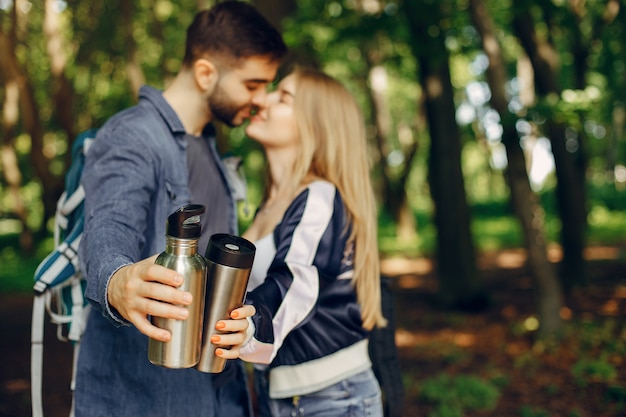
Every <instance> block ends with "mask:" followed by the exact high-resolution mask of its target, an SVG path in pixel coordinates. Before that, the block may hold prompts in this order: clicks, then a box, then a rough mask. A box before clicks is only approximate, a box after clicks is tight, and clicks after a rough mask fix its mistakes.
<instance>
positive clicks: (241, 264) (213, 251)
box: [205, 233, 256, 269]
mask: <svg viewBox="0 0 626 417" xmlns="http://www.w3.org/2000/svg"><path fill="white" fill-rule="evenodd" d="M255 252H256V247H255V246H254V244H253V243H252V242H250V241H248V240H246V239H244V238H242V237H239V236H235V235H231V234H228V233H216V234H214V235H212V236H211V238H210V239H209V244H208V245H207V248H206V254H205V258H207V260H209V261H211V262H213V263H215V264H219V265H225V266H230V267H232V268H239V269H249V268H252V262H253V261H254V254H255Z"/></svg>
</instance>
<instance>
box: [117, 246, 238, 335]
mask: <svg viewBox="0 0 626 417" xmlns="http://www.w3.org/2000/svg"><path fill="white" fill-rule="evenodd" d="M157 256H158V255H154V256H152V257H150V258H147V259H144V260H143V261H139V262H137V263H134V264H132V265H127V266H124V267H122V268H120V269H119V270H118V271H117V272H116V273H115V274H113V276H112V277H111V280H110V281H109V286H108V288H107V297H108V301H109V305H111V306H112V307H114V308H115V309H116V310H117V311H118V312H119V313H120V314H121V315H122V317H124V318H125V319H126V320H128V321H129V322H131V323H132V324H133V325H134V326H135V327H136V328H137V330H139V331H140V332H141V333H143V334H145V335H146V336H148V337H150V338H152V339H155V340H160V341H162V342H167V341H169V340H170V338H171V334H170V332H168V331H167V330H164V329H160V328H158V327H156V326H154V325H152V323H150V321H149V320H148V317H147V316H148V315H150V316H157V317H163V318H169V319H178V320H184V319H186V318H187V316H188V315H189V311H188V310H187V309H186V308H184V307H180V306H181V305H182V306H186V305H189V304H191V300H192V296H191V293H189V292H187V291H181V290H178V289H177V287H179V286H180V285H181V284H182V283H183V277H182V275H180V274H179V273H177V272H176V271H173V270H171V269H168V268H165V267H164V266H161V265H156V264H155V263H154V261H155V260H156V258H157ZM175 304H176V305H175ZM227 321H229V322H230V321H234V320H227ZM244 321H245V320H244ZM246 327H247V322H246Z"/></svg>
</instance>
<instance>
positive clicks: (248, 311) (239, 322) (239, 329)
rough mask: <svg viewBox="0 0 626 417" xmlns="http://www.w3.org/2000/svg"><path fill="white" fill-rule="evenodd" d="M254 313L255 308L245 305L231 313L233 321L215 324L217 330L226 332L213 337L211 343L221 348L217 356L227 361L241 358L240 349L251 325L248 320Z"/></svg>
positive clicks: (218, 349)
mask: <svg viewBox="0 0 626 417" xmlns="http://www.w3.org/2000/svg"><path fill="white" fill-rule="evenodd" d="M254 313H256V309H255V308H254V306H251V305H244V306H243V307H240V308H237V309H235V310H233V311H232V312H231V313H230V317H231V320H219V321H218V322H217V323H216V324H215V329H216V330H219V331H220V332H224V333H220V334H214V335H212V336H211V343H213V344H214V345H218V346H220V347H219V348H217V349H216V350H215V355H216V356H219V357H220V358H225V359H236V358H238V357H239V349H241V345H242V344H243V342H244V341H245V340H246V330H248V325H249V324H248V320H247V319H248V317H252V316H254ZM228 332H232V333H228ZM229 346H230V347H229Z"/></svg>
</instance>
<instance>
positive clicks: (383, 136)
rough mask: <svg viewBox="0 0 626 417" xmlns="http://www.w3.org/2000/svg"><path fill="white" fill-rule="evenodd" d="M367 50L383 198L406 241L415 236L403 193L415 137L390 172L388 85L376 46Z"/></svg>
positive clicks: (411, 218)
mask: <svg viewBox="0 0 626 417" xmlns="http://www.w3.org/2000/svg"><path fill="white" fill-rule="evenodd" d="M363 49H364V50H365V51H367V52H366V62H367V65H368V72H369V77H368V78H369V82H368V83H364V84H365V85H364V88H365V90H366V91H367V92H368V99H369V102H370V109H371V119H372V120H374V123H375V128H376V133H375V134H374V138H375V141H376V146H377V149H378V154H379V156H380V158H379V165H380V167H381V172H382V187H383V189H382V202H383V206H384V208H385V210H386V211H387V212H388V213H389V214H390V215H391V216H392V218H393V221H394V223H395V224H396V236H397V237H398V239H400V240H404V241H408V240H410V239H412V238H414V237H415V234H416V229H415V217H414V216H413V214H412V213H411V209H410V207H409V202H408V198H407V195H406V183H407V181H408V177H409V174H410V172H411V166H412V165H413V164H412V162H413V158H414V157H415V155H416V153H417V141H415V140H412V141H408V142H409V144H408V146H407V149H403V150H402V152H403V155H404V156H405V158H404V162H403V168H402V170H401V172H400V174H399V175H392V173H391V170H390V167H389V164H388V162H387V161H388V156H389V146H388V143H389V140H390V137H391V135H392V133H393V132H392V119H391V112H390V110H389V104H388V102H387V85H386V76H387V74H386V72H385V69H384V68H383V67H382V66H380V65H379V62H378V61H379V60H380V59H379V58H380V57H376V56H373V55H374V54H376V52H373V51H375V48H363Z"/></svg>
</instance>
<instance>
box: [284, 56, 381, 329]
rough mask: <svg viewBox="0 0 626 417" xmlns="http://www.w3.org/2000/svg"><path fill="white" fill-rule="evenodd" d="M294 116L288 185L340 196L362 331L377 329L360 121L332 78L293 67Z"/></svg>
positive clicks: (375, 256)
mask: <svg viewBox="0 0 626 417" xmlns="http://www.w3.org/2000/svg"><path fill="white" fill-rule="evenodd" d="M291 74H293V75H294V78H295V85H296V91H295V98H294V114H295V119H296V124H297V126H298V132H299V135H300V141H301V152H300V153H299V155H298V157H297V159H296V162H295V164H294V175H293V178H292V180H293V186H294V188H295V187H298V186H299V185H300V184H302V183H303V182H306V181H307V180H308V179H309V178H323V179H326V180H327V181H330V182H331V183H333V184H334V185H335V186H336V187H337V189H338V190H339V192H340V193H341V196H342V198H343V202H344V205H345V208H346V210H347V214H348V220H349V221H350V222H351V234H350V236H349V241H351V242H352V243H354V251H355V252H354V277H353V284H354V285H355V288H356V293H357V298H358V302H359V304H360V306H361V317H362V319H363V327H364V328H365V329H367V330H371V329H372V328H374V327H375V326H378V327H382V326H384V325H385V324H386V320H385V318H384V317H383V315H382V311H381V295H380V294H381V291H380V261H379V253H378V241H377V215H376V201H375V198H374V192H373V189H372V184H371V180H370V166H369V160H368V157H367V141H366V134H365V123H364V120H363V116H362V113H361V111H360V109H359V106H358V104H357V102H356V100H355V99H354V97H353V96H352V94H351V93H350V92H349V91H348V90H347V89H346V88H345V87H344V86H343V85H342V84H341V83H340V82H338V81H337V80H335V79H334V78H332V77H330V76H328V75H326V74H324V73H322V72H320V71H317V70H314V69H309V68H296V69H295V70H294V71H293V72H292V73H291Z"/></svg>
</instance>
